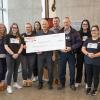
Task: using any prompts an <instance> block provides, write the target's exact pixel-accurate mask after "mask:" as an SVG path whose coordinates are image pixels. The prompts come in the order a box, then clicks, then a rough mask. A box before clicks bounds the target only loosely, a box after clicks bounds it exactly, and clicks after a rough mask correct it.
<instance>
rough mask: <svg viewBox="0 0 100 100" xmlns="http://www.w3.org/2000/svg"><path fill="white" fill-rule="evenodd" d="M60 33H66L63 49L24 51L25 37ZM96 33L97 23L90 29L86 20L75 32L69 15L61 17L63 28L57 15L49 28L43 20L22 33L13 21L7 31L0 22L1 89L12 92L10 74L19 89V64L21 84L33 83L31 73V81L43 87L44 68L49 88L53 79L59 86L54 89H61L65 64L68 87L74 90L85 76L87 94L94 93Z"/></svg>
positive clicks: (99, 72)
mask: <svg viewBox="0 0 100 100" xmlns="http://www.w3.org/2000/svg"><path fill="white" fill-rule="evenodd" d="M59 33H65V41H66V48H65V49H63V50H56V51H45V52H43V51H41V52H37V53H26V48H27V46H26V42H27V41H26V39H25V38H26V37H34V36H41V35H49V34H59ZM99 35H100V34H99V27H98V25H93V26H92V27H91V28H90V23H89V21H88V20H87V19H85V20H83V21H82V23H81V27H80V30H79V31H76V30H75V29H74V28H73V27H72V26H71V20H70V18H69V17H65V18H64V20H63V27H61V26H60V19H59V17H54V18H53V27H52V28H49V23H48V21H47V20H46V19H42V20H41V23H40V22H39V21H36V22H35V23H34V29H33V28H32V25H31V23H26V24H25V32H24V33H22V34H20V32H19V27H18V25H17V24H16V23H13V24H12V25H11V27H10V30H9V33H8V34H7V31H6V27H5V25H4V24H0V90H4V89H7V92H8V93H13V88H12V85H11V83H12V77H13V87H14V88H17V89H21V88H22V87H21V86H20V85H19V84H18V82H17V79H18V78H17V77H18V68H19V65H20V64H21V68H22V78H23V86H24V87H29V86H32V75H33V76H34V79H33V81H36V80H38V89H42V88H43V71H44V69H46V70H47V71H48V89H50V90H51V89H53V83H54V82H55V83H56V84H57V86H58V87H57V89H58V90H63V89H64V88H65V86H66V67H67V65H68V67H69V76H70V83H69V86H70V88H71V89H72V90H74V91H75V90H76V88H78V87H79V86H80V85H81V81H82V76H83V75H84V82H85V84H86V94H88V95H96V94H97V91H98V86H99V79H100V78H99V76H100V36H99ZM67 62H68V64H67ZM83 67H84V68H83ZM83 69H84V71H83ZM75 70H76V71H75ZM6 72H7V73H6ZM83 72H84V74H83ZM5 77H6V79H5ZM5 80H6V81H5Z"/></svg>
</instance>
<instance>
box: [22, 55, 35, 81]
mask: <svg viewBox="0 0 100 100" xmlns="http://www.w3.org/2000/svg"><path fill="white" fill-rule="evenodd" d="M35 57H36V55H35V54H31V55H25V56H24V55H21V65H22V77H23V80H27V79H31V77H32V73H33V70H34V66H35Z"/></svg>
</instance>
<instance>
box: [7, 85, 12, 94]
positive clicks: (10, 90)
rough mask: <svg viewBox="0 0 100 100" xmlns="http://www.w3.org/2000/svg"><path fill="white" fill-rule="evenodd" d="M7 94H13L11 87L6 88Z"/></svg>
mask: <svg viewBox="0 0 100 100" xmlns="http://www.w3.org/2000/svg"><path fill="white" fill-rule="evenodd" d="M7 92H8V93H9V94H11V93H13V91H12V87H11V86H7Z"/></svg>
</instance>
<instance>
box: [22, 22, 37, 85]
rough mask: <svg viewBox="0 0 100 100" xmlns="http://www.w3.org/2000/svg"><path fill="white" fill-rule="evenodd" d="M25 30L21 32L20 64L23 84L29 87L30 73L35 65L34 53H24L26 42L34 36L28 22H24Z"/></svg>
mask: <svg viewBox="0 0 100 100" xmlns="http://www.w3.org/2000/svg"><path fill="white" fill-rule="evenodd" d="M25 30H26V32H25V33H23V34H22V37H23V39H24V49H23V52H22V56H21V65H22V77H23V86H24V87H30V86H32V79H31V78H32V73H33V70H34V68H35V67H34V66H35V59H36V54H35V53H26V48H27V46H26V42H27V41H28V40H31V37H34V36H35V33H33V32H32V25H31V24H30V23H26V24H25Z"/></svg>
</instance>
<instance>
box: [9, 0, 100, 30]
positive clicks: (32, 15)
mask: <svg viewBox="0 0 100 100" xmlns="http://www.w3.org/2000/svg"><path fill="white" fill-rule="evenodd" d="M56 7H57V15H58V16H59V17H60V18H61V20H62V19H63V18H64V17H65V16H70V17H71V19H72V22H81V21H82V20H83V19H84V18H87V19H89V20H90V21H91V24H99V25H100V0H56ZM41 12H42V8H41V0H8V17H9V20H8V22H9V25H11V23H13V22H17V23H18V24H19V27H20V29H21V32H23V31H24V24H25V22H31V23H33V22H34V21H35V20H38V19H39V20H40V19H41Z"/></svg>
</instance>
